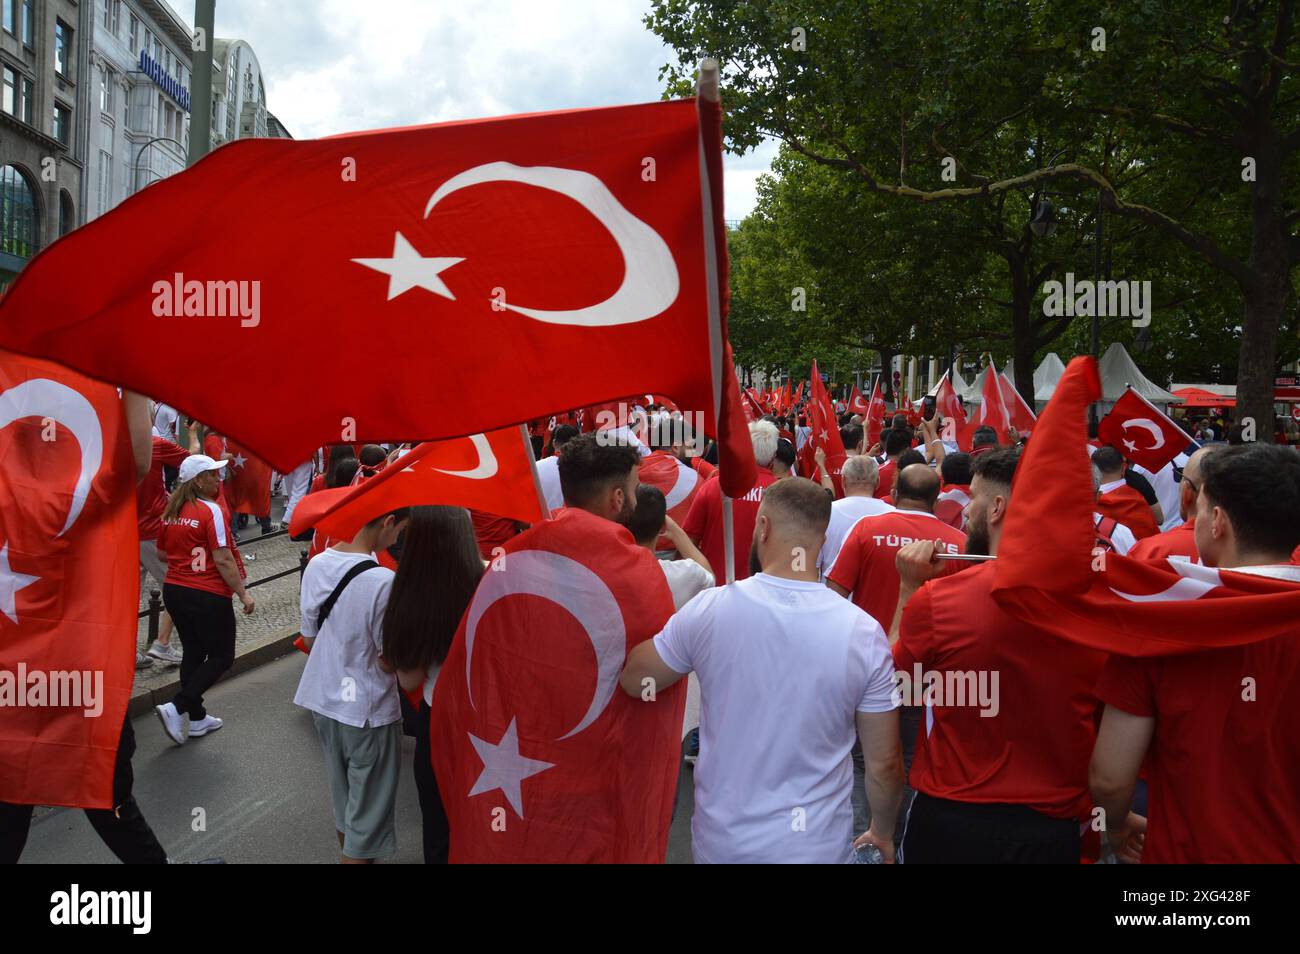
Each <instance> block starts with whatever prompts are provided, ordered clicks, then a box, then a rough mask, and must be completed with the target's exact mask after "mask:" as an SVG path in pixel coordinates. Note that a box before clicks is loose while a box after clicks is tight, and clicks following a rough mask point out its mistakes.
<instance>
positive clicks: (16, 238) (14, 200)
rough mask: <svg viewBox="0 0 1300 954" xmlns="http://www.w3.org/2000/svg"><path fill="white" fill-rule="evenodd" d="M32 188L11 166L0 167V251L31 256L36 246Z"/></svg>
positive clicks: (37, 231) (36, 217)
mask: <svg viewBox="0 0 1300 954" xmlns="http://www.w3.org/2000/svg"><path fill="white" fill-rule="evenodd" d="M40 221H41V219H40V208H39V207H38V206H37V204H36V190H35V189H33V188H32V186H31V183H29V182H28V181H27V177H26V176H25V175H23V174H22V173H21V172H19V171H18V170H17V169H16V168H15V167H14V166H5V167H4V168H2V169H0V252H5V253H6V254H8V255H17V256H18V257H19V258H31V257H32V256H33V255H35V254H36V250H37V248H39V242H38V238H37V236H39V235H40Z"/></svg>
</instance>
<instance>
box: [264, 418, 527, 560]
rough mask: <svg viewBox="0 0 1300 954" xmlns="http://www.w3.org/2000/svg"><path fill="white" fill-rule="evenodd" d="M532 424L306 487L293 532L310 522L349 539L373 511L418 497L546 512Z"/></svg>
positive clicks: (511, 512) (433, 446)
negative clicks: (345, 482)
mask: <svg viewBox="0 0 1300 954" xmlns="http://www.w3.org/2000/svg"><path fill="white" fill-rule="evenodd" d="M535 473H536V472H535V469H534V464H533V448H532V443H531V442H530V441H529V439H528V433H527V429H526V428H525V427H523V426H522V425H521V426H519V427H507V428H503V429H502V430H499V431H491V432H489V433H487V434H475V435H473V436H471V437H453V438H450V439H448V440H445V441H430V442H428V443H426V444H421V445H420V446H419V447H417V448H415V449H414V450H412V451H411V452H410V453H409V454H406V455H405V456H403V457H399V458H398V459H397V460H395V461H394V462H393V463H392V464H390V465H389V466H387V467H385V468H384V469H383V470H382V471H380V472H379V473H378V474H376V475H375V476H374V477H371V478H370V479H369V480H366V481H363V482H362V483H359V484H356V485H354V486H351V487H337V488H332V489H330V490H318V491H316V493H314V494H308V495H307V496H306V497H304V498H303V499H302V502H301V503H300V504H298V507H297V509H295V510H294V512H293V520H292V521H291V522H290V524H289V532H290V534H292V535H293V536H297V535H298V534H300V533H303V532H304V531H306V530H310V529H312V528H313V527H314V528H315V529H316V531H317V532H318V533H320V534H322V535H324V536H328V537H329V538H330V539H333V540H351V539H352V538H353V537H355V536H356V535H357V531H358V530H360V529H361V528H362V527H363V526H365V525H366V524H367V523H368V522H370V521H371V520H373V519H375V517H378V516H381V515H383V514H386V513H389V512H390V511H393V510H397V509H398V508H400V507H413V506H419V505H421V504H448V505H452V506H458V507H469V508H471V509H473V510H481V511H485V512H487V513H493V514H497V515H499V516H502V517H510V518H512V519H515V520H521V521H523V522H525V523H536V522H537V521H539V520H542V519H545V517H546V515H547V511H546V509H545V504H544V503H543V502H542V500H541V493H540V491H539V490H538V487H537V481H536V475H535Z"/></svg>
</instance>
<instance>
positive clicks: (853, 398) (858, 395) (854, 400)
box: [849, 384, 869, 421]
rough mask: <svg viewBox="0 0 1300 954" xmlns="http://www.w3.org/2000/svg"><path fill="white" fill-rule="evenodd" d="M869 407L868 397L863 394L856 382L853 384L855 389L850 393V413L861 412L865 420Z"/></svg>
mask: <svg viewBox="0 0 1300 954" xmlns="http://www.w3.org/2000/svg"><path fill="white" fill-rule="evenodd" d="M868 408H869V405H868V404H867V401H866V399H865V398H864V397H863V396H862V392H861V391H859V390H858V386H857V385H856V384H855V385H853V391H852V393H850V394H849V413H850V414H859V415H861V416H862V419H863V420H864V421H865V420H866V419H867V410H868Z"/></svg>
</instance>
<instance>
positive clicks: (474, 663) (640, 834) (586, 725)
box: [426, 509, 685, 864]
mask: <svg viewBox="0 0 1300 954" xmlns="http://www.w3.org/2000/svg"><path fill="white" fill-rule="evenodd" d="M504 549H505V553H504V554H503V555H502V556H500V557H497V558H496V559H495V560H493V562H492V565H491V566H490V567H489V568H488V570H487V571H486V572H485V573H484V574H483V579H482V581H481V582H480V583H479V586H478V590H477V591H476V592H475V594H474V599H473V601H472V602H471V603H470V606H469V609H468V610H466V612H465V616H464V618H463V619H462V620H461V622H460V629H459V630H458V631H457V633H456V637H455V639H454V641H453V642H452V646H451V651H450V653H449V654H448V656H447V660H446V662H445V663H443V665H442V668H441V669H440V670H439V672H438V676H437V681H436V686H435V687H434V688H433V690H432V701H431V707H432V714H431V721H430V724H429V725H430V729H429V734H430V741H431V747H432V750H433V760H434V774H435V775H436V777H437V779H438V788H439V790H440V791H441V793H442V802H443V805H444V806H445V807H446V811H447V819H448V823H449V827H450V832H451V861H452V862H453V863H456V862H471V863H475V862H521V863H538V862H542V863H545V862H575V863H585V862H595V863H618V862H631V863H640V864H646V863H660V862H662V861H663V860H664V854H665V852H666V851H667V846H668V825H669V821H670V819H671V815H672V808H673V794H674V792H675V790H676V784H677V765H678V761H679V757H680V745H681V729H682V709H683V706H684V704H685V695H684V693H681V692H679V690H680V689H681V685H676V686H672V687H671V688H669V689H668V690H667V691H660V692H658V693H657V694H655V695H652V696H648V697H647V698H653V699H654V702H653V704H651V705H646V704H645V703H644V702H643V701H642V700H640V699H633V698H631V697H630V696H628V695H627V694H626V693H624V692H621V691H619V685H618V680H619V675H620V673H621V672H622V669H623V664H624V661H625V659H626V657H627V653H628V652H629V651H630V650H631V649H632V647H634V646H636V645H637V644H638V643H640V642H642V641H644V640H646V639H649V638H650V637H652V636H653V635H654V634H655V633H657V632H659V630H660V629H662V628H663V625H664V623H665V622H666V621H667V619H668V617H669V616H671V615H672V612H673V601H672V596H671V594H670V593H669V590H668V584H667V580H666V577H665V576H664V575H663V572H662V571H661V570H660V569H659V567H658V565H657V564H656V561H655V558H654V555H653V554H652V553H650V551H648V550H646V549H644V548H643V547H638V546H637V545H636V544H635V543H634V542H633V540H632V535H631V534H630V533H628V531H627V529H626V528H625V527H622V526H620V525H619V524H616V523H613V522H612V521H609V520H605V519H604V518H602V517H597V516H595V515H593V514H590V513H588V512H587V511H585V510H576V509H566V510H562V511H560V513H559V515H558V516H557V517H556V518H555V519H554V520H547V521H545V522H544V523H541V524H538V525H537V526H535V527H533V528H532V529H530V530H527V531H525V532H524V533H522V534H520V535H519V536H517V537H515V538H514V539H513V540H510V541H509V542H508V543H506V544H505V547H504ZM428 691H429V690H428V689H427V688H426V693H428ZM646 691H647V692H649V693H654V687H653V686H648V687H647V689H646ZM426 697H427V696H426Z"/></svg>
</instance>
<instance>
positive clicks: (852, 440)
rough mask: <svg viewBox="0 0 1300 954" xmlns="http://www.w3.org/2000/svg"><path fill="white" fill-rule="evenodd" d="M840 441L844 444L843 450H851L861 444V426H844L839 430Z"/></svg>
mask: <svg viewBox="0 0 1300 954" xmlns="http://www.w3.org/2000/svg"><path fill="white" fill-rule="evenodd" d="M840 440H841V441H843V442H844V449H845V450H846V451H847V450H852V449H853V448H855V447H857V446H858V445H859V444H861V443H862V425H861V424H845V425H844V426H843V427H841V428H840Z"/></svg>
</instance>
